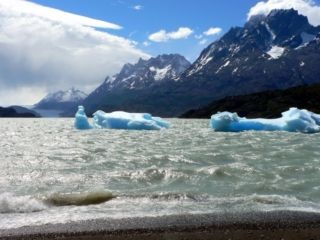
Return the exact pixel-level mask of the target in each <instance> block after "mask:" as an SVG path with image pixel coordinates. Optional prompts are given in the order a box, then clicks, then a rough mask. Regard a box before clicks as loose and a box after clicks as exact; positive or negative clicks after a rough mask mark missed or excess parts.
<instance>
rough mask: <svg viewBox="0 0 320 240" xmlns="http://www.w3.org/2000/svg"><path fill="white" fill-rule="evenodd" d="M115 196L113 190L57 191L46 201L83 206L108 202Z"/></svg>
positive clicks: (55, 203) (58, 204)
mask: <svg viewBox="0 0 320 240" xmlns="http://www.w3.org/2000/svg"><path fill="white" fill-rule="evenodd" d="M113 198H115V196H114V195H113V194H112V193H111V192H107V191H96V192H84V193H55V194H52V195H51V196H49V197H47V198H45V199H44V202H46V203H47V204H50V205H53V206H69V205H75V206H83V205H92V204H100V203H104V202H107V201H109V200H111V199H113Z"/></svg>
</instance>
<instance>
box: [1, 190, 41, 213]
mask: <svg viewBox="0 0 320 240" xmlns="http://www.w3.org/2000/svg"><path fill="white" fill-rule="evenodd" d="M46 208H47V206H46V204H45V203H43V202H42V201H41V200H38V199H35V198H32V197H30V196H16V195H14V194H12V193H2V194H0V213H30V212H39V211H42V210H45V209H46Z"/></svg>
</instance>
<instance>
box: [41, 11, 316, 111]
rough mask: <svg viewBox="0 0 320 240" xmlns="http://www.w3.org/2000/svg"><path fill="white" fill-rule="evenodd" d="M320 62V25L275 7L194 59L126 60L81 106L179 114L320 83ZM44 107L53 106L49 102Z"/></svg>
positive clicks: (164, 56) (105, 109)
mask: <svg viewBox="0 0 320 240" xmlns="http://www.w3.org/2000/svg"><path fill="white" fill-rule="evenodd" d="M318 66H320V27H319V26H318V27H315V26H312V25H311V24H310V23H309V22H308V19H307V17H305V16H303V15H300V14H298V12H297V11H295V10H293V9H290V10H273V11H272V12H271V13H270V14H268V15H267V16H264V15H259V16H254V17H252V18H251V19H250V20H249V21H248V22H247V23H246V24H245V25H244V26H243V27H233V28H231V29H230V30H229V31H228V32H227V33H226V34H225V35H223V36H222V37H221V38H220V39H219V40H217V41H215V42H213V43H211V44H210V45H209V46H208V47H207V48H205V49H204V50H203V51H202V52H201V54H200V56H199V57H198V59H197V60H196V61H195V62H194V63H192V64H190V63H189V62H188V61H187V60H186V59H185V58H184V57H183V56H180V55H178V54H169V55H160V56H158V57H155V58H150V59H149V60H143V59H140V60H139V61H138V62H137V63H136V64H125V65H124V66H123V68H122V69H121V71H120V72H119V73H118V74H116V75H115V76H112V77H106V79H105V81H104V82H103V83H102V84H101V85H100V86H98V87H97V88H96V89H95V90H94V91H93V92H92V93H91V94H89V95H88V96H87V97H85V96H83V97H85V98H84V100H83V101H82V100H79V101H78V102H77V104H79V103H81V104H83V105H84V106H85V107H86V109H87V112H88V113H89V114H92V113H93V112H95V111H96V110H98V109H101V110H104V111H107V112H109V111H114V110H124V111H130V112H150V113H152V114H155V115H160V116H166V117H173V116H179V115H181V114H182V113H184V112H186V111H187V110H190V109H194V108H200V107H203V106H205V105H207V104H209V103H210V102H212V101H216V100H219V99H223V98H225V97H228V96H238V95H246V94H252V93H258V92H263V91H272V90H279V89H288V88H292V87H295V86H304V85H310V84H314V83H319V82H320V77H319V76H320V68H319V67H318ZM47 98H48V97H47ZM50 98H51V99H52V98H53V97H52V96H50ZM56 102H59V101H56ZM59 105H60V106H61V104H60V102H59ZM75 105H76V103H75V102H73V108H74V106H75ZM38 106H44V107H45V106H50V107H52V105H50V104H48V103H47V102H46V101H44V100H43V101H41V102H40V103H38ZM63 108H64V109H66V108H65V107H63ZM69 108H70V107H69ZM65 114H66V115H69V116H71V115H73V114H74V109H73V110H72V111H67V112H66V113H65Z"/></svg>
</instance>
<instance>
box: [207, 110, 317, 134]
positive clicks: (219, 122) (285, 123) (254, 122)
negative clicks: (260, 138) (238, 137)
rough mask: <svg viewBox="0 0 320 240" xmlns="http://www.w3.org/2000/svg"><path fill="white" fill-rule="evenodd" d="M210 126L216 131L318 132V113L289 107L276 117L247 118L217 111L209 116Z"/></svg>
mask: <svg viewBox="0 0 320 240" xmlns="http://www.w3.org/2000/svg"><path fill="white" fill-rule="evenodd" d="M210 124H211V127H212V128H213V129H214V130H215V131H217V132H241V131H250V130H253V131H288V132H302V133H317V132H320V115H319V114H315V113H313V112H310V111H308V110H305V109H303V110H300V109H298V108H290V109H289V110H288V111H286V112H283V113H282V117H280V118H277V119H263V118H256V119H247V118H245V117H239V116H238V114H237V113H230V112H219V113H217V114H214V115H212V116H211V120H210Z"/></svg>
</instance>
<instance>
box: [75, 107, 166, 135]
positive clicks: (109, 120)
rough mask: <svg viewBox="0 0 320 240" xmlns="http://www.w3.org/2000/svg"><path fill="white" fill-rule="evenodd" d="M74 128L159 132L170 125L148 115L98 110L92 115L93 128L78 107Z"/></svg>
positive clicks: (82, 110)
mask: <svg viewBox="0 0 320 240" xmlns="http://www.w3.org/2000/svg"><path fill="white" fill-rule="evenodd" d="M75 127H76V128H77V129H90V128H97V129H101V128H107V129H128V130H160V129H163V128H169V127H170V123H169V122H167V121H165V120H163V119H162V118H160V117H153V116H152V115H151V114H149V113H128V112H121V111H117V112H111V113H105V112H103V111H101V110H98V111H97V112H95V113H94V114H93V126H91V125H90V124H89V122H88V119H87V116H86V114H85V112H84V108H83V107H82V106H79V110H78V112H77V113H76V119H75Z"/></svg>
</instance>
